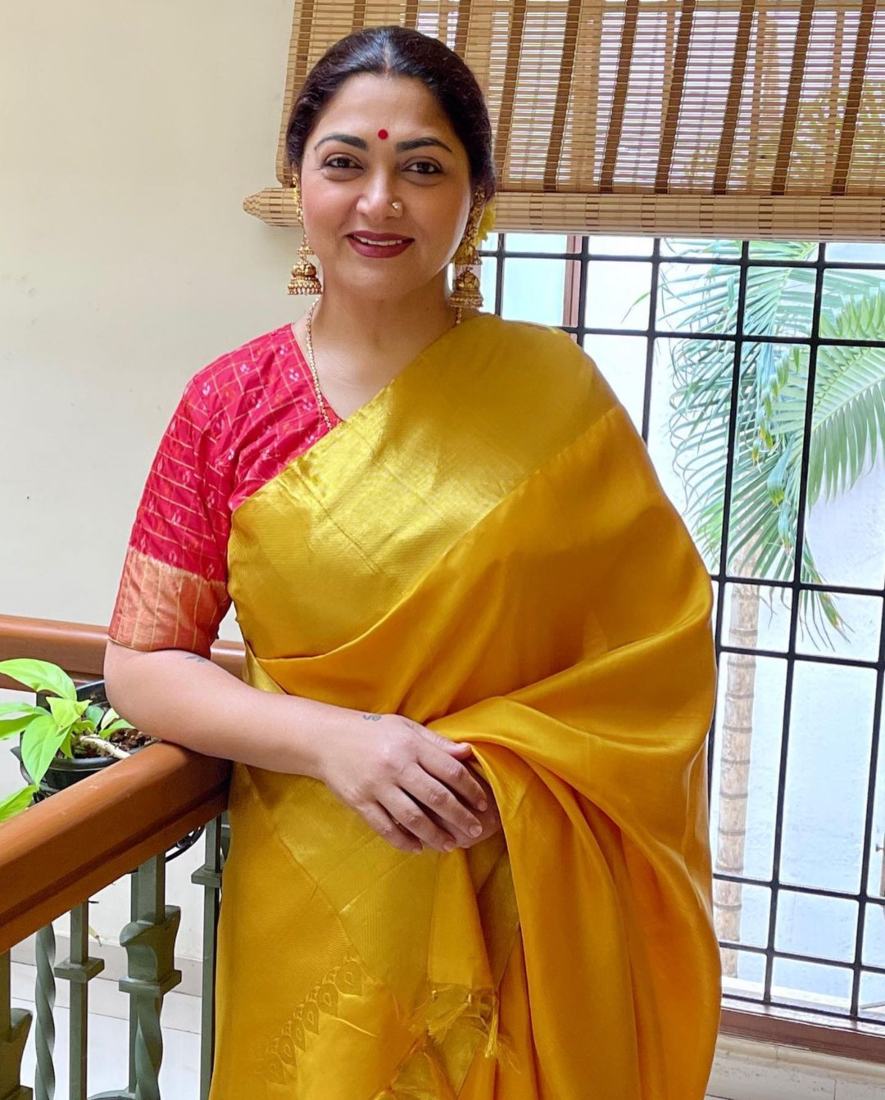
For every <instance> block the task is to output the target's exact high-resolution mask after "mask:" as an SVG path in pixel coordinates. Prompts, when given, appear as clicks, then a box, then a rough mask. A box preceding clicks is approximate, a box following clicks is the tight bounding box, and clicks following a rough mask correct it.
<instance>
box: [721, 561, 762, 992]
mask: <svg viewBox="0 0 885 1100" xmlns="http://www.w3.org/2000/svg"><path fill="white" fill-rule="evenodd" d="M746 564H747V563H746V562H739V563H736V566H737V569H736V571H737V572H739V573H744V570H745V567H746ZM758 637H759V589H758V587H756V586H755V585H746V584H737V585H734V586H733V588H732V594H731V626H730V629H729V634H728V642H729V645H732V646H740V647H741V648H742V649H755V648H756V644H757V641H758ZM725 675H726V684H725V708H724V713H723V716H722V725H721V727H720V728H721V732H720V736H721V738H722V758H721V763H720V770H719V826H718V829H717V836H716V869H717V870H718V871H723V872H725V873H726V874H729V875H741V874H743V871H744V847H745V842H746V833H747V796H748V792H749V779H750V757H751V753H752V744H753V701H754V697H755V691H756V658H755V656H753V654H752V653H729V654H728V655H727V660H726V662H725ZM741 890H742V887H741V884H740V883H738V882H721V881H717V882H716V885H715V889H714V894H713V912H714V916H715V922H716V934H717V936H718V937H719V939H721V940H731V941H733V942H739V941H740V936H741ZM722 968H723V972H724V973H725V974H726V975H728V976H729V977H735V976H736V975H737V954H736V952H735V951H733V950H729V949H728V948H723V949H722Z"/></svg>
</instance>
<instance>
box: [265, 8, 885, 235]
mask: <svg viewBox="0 0 885 1100" xmlns="http://www.w3.org/2000/svg"><path fill="white" fill-rule="evenodd" d="M883 8H885V3H883V2H880V0H786V2H785V0H514V2H505V0H400V2H387V3H382V2H375V3H373V2H371V0H365V2H362V3H358V2H347V0H296V3H295V12H294V20H293V24H292V38H291V42H290V46H289V63H288V71H287V80H286V91H285V97H284V103H283V121H282V127H281V131H280V141H279V147H278V154H277V179H278V180H279V182H280V184H281V185H282V186H280V187H277V188H268V189H266V190H264V191H261V192H259V193H258V194H256V195H252V196H251V197H250V198H248V199H247V200H246V201H245V204H244V206H245V209H246V210H247V211H248V212H249V213H251V214H255V215H257V216H258V217H261V218H263V219H264V220H265V221H267V222H270V223H272V224H274V225H295V224H297V223H296V221H295V218H294V208H293V202H292V196H291V191H290V190H288V188H289V186H290V184H291V174H290V168H289V165H288V163H287V160H286V155H285V145H284V137H285V130H286V124H287V121H288V118H289V113H290V110H291V105H292V103H293V101H294V99H295V96H296V95H297V93H298V91H299V89H300V87H301V85H302V84H303V81H304V78H305V75H306V73H307V72H308V71H309V69H310V67H311V66H312V65H313V64H314V63H315V62H316V61H317V60H318V59H319V57H320V56H321V55H322V54H323V52H324V51H325V50H326V49H327V47H328V46H330V45H331V44H332V43H333V42H335V41H337V40H338V39H339V38H342V37H343V36H344V35H346V34H348V33H350V32H351V30H354V29H357V28H359V27H362V26H377V25H381V24H389V23H399V24H402V25H405V26H410V27H417V29H418V30H420V31H423V32H424V33H426V34H430V35H435V36H436V37H437V38H440V39H441V40H443V41H445V42H446V43H447V44H448V45H449V46H450V47H451V48H452V49H454V50H455V51H456V52H457V53H459V54H460V55H461V56H462V57H463V58H464V59H465V60H466V61H467V63H468V64H469V65H470V67H471V68H472V69H473V71H474V73H475V74H476V76H477V79H478V80H479V82H480V84H481V86H482V88H483V91H484V92H485V94H486V99H487V102H488V106H489V113H490V115H491V120H492V129H493V133H494V135H495V161H496V165H497V170H498V197H497V228H499V229H502V230H507V229H511V230H537V231H551V232H553V231H556V232H569V233H614V234H617V233H625V234H648V235H662V236H663V235H670V236H673V235H679V236H685V235H688V236H692V237H737V238H742V239H746V238H757V239H758V238H782V239H790V238H792V239H802V240H862V239H867V240H875V239H883V238H885V160H883V153H885V10H883Z"/></svg>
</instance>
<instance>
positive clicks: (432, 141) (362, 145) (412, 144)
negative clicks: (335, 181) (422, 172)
mask: <svg viewBox="0 0 885 1100" xmlns="http://www.w3.org/2000/svg"><path fill="white" fill-rule="evenodd" d="M326 141H341V142H343V143H344V144H345V145H352V146H353V147H354V148H355V149H362V150H364V151H365V150H367V149H368V148H369V146H368V144H367V143H366V142H365V141H363V139H362V138H358V137H353V136H352V135H350V134H327V135H326V136H325V137H324V138H321V139H320V140H319V141H318V142H317V143H316V145H314V151H316V150H317V149H319V147H320V146H321V145H322V144H323V143H324V142H326ZM423 145H438V146H439V147H440V148H441V149H446V150H447V151H448V152H449V153H451V151H452V150H451V149H449V147H448V145H446V143H445V142H444V141H440V140H439V138H435V137H419V138H411V139H410V140H409V141H398V142H397V143H396V151H397V152H398V153H406V152H408V151H409V150H410V149H420V148H421V147H422V146H423Z"/></svg>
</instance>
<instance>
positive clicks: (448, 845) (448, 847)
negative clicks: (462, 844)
mask: <svg viewBox="0 0 885 1100" xmlns="http://www.w3.org/2000/svg"><path fill="white" fill-rule="evenodd" d="M454 850H455V845H454V842H453V841H451V840H447V841H446V842H445V844H443V851H444V852H454Z"/></svg>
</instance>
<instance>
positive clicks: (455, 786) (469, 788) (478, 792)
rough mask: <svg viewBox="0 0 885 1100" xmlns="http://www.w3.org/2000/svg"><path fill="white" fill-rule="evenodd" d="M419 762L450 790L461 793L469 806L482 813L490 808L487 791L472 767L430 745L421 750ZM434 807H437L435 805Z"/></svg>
mask: <svg viewBox="0 0 885 1100" xmlns="http://www.w3.org/2000/svg"><path fill="white" fill-rule="evenodd" d="M418 763H419V764H420V765H421V767H422V768H423V769H424V770H425V771H426V772H428V773H429V774H430V775H432V776H434V777H435V778H436V779H438V780H439V781H440V782H441V783H444V784H445V785H446V786H447V787H448V788H449V790H451V791H454V792H455V794H458V795H460V796H461V799H462V800H463V801H464V802H466V803H467V806H468V808H470V809H475V810H478V811H479V812H480V813H482V812H483V811H484V810H486V809H487V808H488V804H489V801H488V798H487V796H486V792H485V791H484V790H483V789H482V786H481V785H480V783H479V782H478V780H477V779H476V777H475V776H474V774H473V772H472V771H471V770H470V768H468V767H467V766H466V765H465V764H464V763H462V762H461V761H460V760H455V759H453V758H452V757H451V756H449V755H447V754H443V753H440V752H437V751H435V750H434V748H432V747H431V746H428V747H427V748H426V749H423V750H422V751H421V752H419V754H418ZM432 808H433V809H436V807H435V806H434V807H432Z"/></svg>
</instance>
